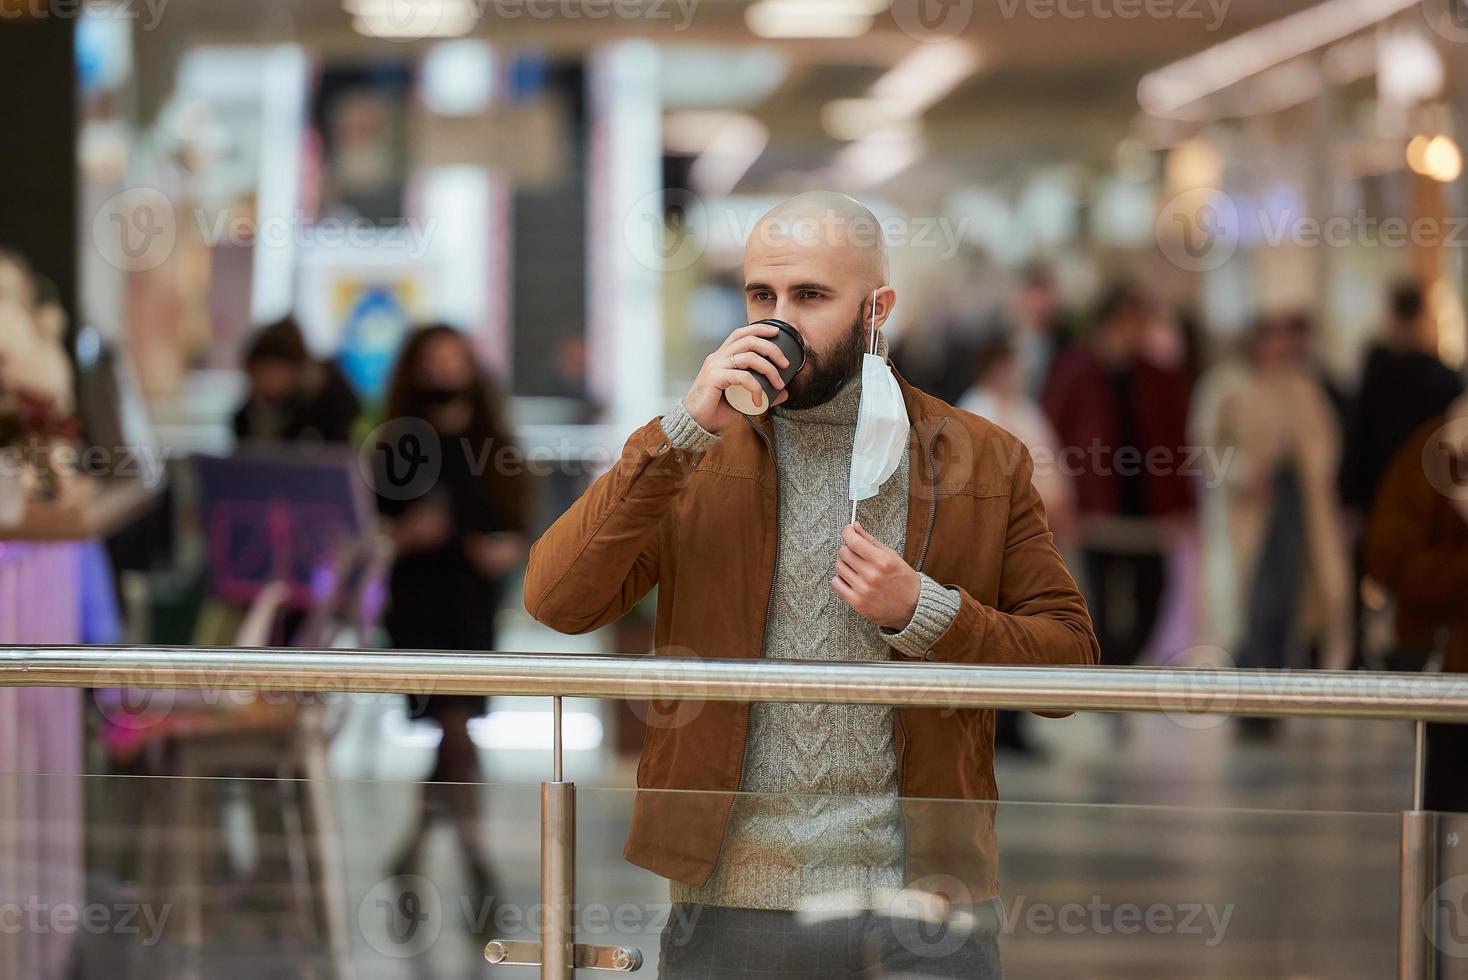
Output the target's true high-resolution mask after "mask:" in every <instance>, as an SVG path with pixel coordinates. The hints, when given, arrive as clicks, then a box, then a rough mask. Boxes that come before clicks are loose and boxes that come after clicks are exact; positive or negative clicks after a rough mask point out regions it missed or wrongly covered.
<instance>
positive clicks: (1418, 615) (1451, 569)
mask: <svg viewBox="0 0 1468 980" xmlns="http://www.w3.org/2000/svg"><path fill="white" fill-rule="evenodd" d="M1365 558H1366V570H1367V572H1368V573H1369V574H1370V575H1371V576H1372V577H1373V578H1375V579H1376V580H1377V581H1378V582H1380V583H1381V584H1382V585H1383V586H1385V587H1386V588H1387V589H1388V590H1389V591H1390V592H1391V593H1392V595H1393V597H1394V598H1395V600H1396V623H1395V626H1396V634H1397V642H1398V645H1399V646H1400V647H1401V648H1402V649H1404V650H1416V651H1422V652H1427V651H1431V650H1433V648H1435V647H1436V646H1438V645H1439V643H1441V645H1442V649H1443V669H1444V670H1447V671H1456V672H1468V601H1465V598H1468V395H1464V396H1459V398H1458V399H1457V400H1455V401H1454V402H1453V403H1452V404H1451V405H1449V406H1448V409H1447V411H1446V412H1444V413H1443V414H1442V415H1439V416H1437V417H1435V418H1432V419H1429V420H1428V421H1427V422H1425V423H1423V425H1421V426H1420V427H1419V428H1418V429H1417V431H1416V433H1415V434H1414V435H1412V437H1411V438H1409V439H1408V440H1407V442H1406V444H1405V445H1404V446H1402V448H1401V449H1400V450H1399V451H1398V453H1397V455H1396V456H1395V457H1394V458H1393V460H1392V462H1391V464H1390V466H1389V467H1388V468H1387V471H1386V473H1385V474H1384V476H1383V478H1382V481H1381V487H1380V489H1379V490H1378V491H1377V494H1376V503H1375V505H1374V506H1373V507H1372V509H1371V515H1370V521H1369V522H1368V524H1367V530H1366V540H1365ZM1439 637H1441V640H1439ZM1426 791H1427V792H1426V801H1425V803H1424V806H1425V807H1426V808H1427V809H1429V810H1450V811H1454V812H1460V813H1461V812H1468V725H1449V724H1435V723H1429V724H1428V725H1427V786H1426Z"/></svg>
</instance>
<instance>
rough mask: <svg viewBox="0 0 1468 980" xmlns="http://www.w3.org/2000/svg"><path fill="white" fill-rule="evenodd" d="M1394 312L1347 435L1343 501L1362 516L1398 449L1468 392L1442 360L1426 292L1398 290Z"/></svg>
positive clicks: (1371, 354)
mask: <svg viewBox="0 0 1468 980" xmlns="http://www.w3.org/2000/svg"><path fill="white" fill-rule="evenodd" d="M1388 313H1389V319H1388V321H1387V324H1386V332H1385V336H1384V337H1383V338H1382V339H1381V340H1379V341H1378V342H1377V343H1375V344H1373V345H1372V347H1371V349H1370V350H1369V351H1368V352H1367V354H1366V364H1365V367H1364V368H1363V369H1362V372H1361V387H1360V391H1359V393H1358V395H1357V397H1356V403H1355V406H1354V408H1353V409H1352V412H1351V420H1350V424H1349V426H1348V428H1347V431H1346V455H1345V459H1344V461H1343V466H1342V470H1341V498H1342V500H1343V501H1344V502H1345V504H1346V506H1347V507H1349V508H1351V509H1353V510H1354V511H1356V512H1358V513H1359V514H1365V513H1367V512H1368V511H1370V509H1371V505H1372V501H1373V499H1374V498H1375V496H1376V489H1377V486H1378V485H1379V484H1380V483H1381V478H1382V474H1384V473H1385V472H1386V468H1387V466H1388V465H1389V464H1390V463H1391V461H1392V458H1393V457H1394V456H1396V454H1397V450H1399V449H1401V448H1402V446H1403V445H1404V444H1405V443H1406V442H1407V440H1408V439H1410V438H1411V437H1412V433H1413V432H1415V431H1416V430H1417V428H1418V426H1420V425H1422V423H1424V422H1426V421H1427V420H1428V419H1430V418H1433V417H1434V416H1437V415H1441V414H1442V413H1443V412H1444V411H1445V410H1446V409H1447V407H1448V404H1449V403H1450V402H1452V400H1453V399H1454V398H1456V397H1458V395H1459V393H1461V392H1462V390H1463V380H1462V378H1460V377H1458V375H1457V374H1456V373H1455V372H1454V371H1453V370H1451V369H1450V368H1449V367H1448V366H1447V365H1445V364H1444V363H1443V362H1442V360H1441V359H1440V358H1439V357H1438V355H1437V344H1436V338H1435V337H1434V336H1433V334H1432V329H1431V323H1430V321H1429V319H1428V318H1427V316H1426V313H1427V309H1426V304H1425V302H1424V300H1423V296H1422V290H1421V288H1420V287H1418V286H1417V285H1416V284H1415V283H1399V284H1398V285H1396V286H1395V287H1393V288H1392V291H1391V296H1390V302H1389V310H1388Z"/></svg>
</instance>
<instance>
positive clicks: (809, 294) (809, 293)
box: [800, 289, 821, 299]
mask: <svg viewBox="0 0 1468 980" xmlns="http://www.w3.org/2000/svg"><path fill="white" fill-rule="evenodd" d="M800 298H801V299H820V298H821V294H820V293H818V292H816V291H815V290H813V289H807V290H806V291H805V294H804V295H803V296H801V297H800Z"/></svg>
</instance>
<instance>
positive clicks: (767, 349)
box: [683, 323, 790, 433]
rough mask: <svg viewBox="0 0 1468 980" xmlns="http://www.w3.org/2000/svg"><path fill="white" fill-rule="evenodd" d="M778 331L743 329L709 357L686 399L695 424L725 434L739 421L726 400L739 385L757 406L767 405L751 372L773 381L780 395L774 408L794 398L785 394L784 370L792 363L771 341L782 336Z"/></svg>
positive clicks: (760, 326)
mask: <svg viewBox="0 0 1468 980" xmlns="http://www.w3.org/2000/svg"><path fill="white" fill-rule="evenodd" d="M779 332H780V330H779V328H778V327H773V326H771V325H770V324H768V323H751V324H750V325H749V326H747V327H740V328H739V329H738V330H735V331H734V332H733V333H731V334H730V335H729V338H728V339H727V340H725V341H724V343H723V344H722V345H720V347H719V349H718V350H716V351H714V352H713V353H712V354H710V355H709V356H708V357H705V358H704V359H703V367H702V368H700V369H699V372H698V377H696V378H694V379H693V386H692V387H691V388H689V389H688V394H686V395H684V396H683V407H684V408H686V409H688V414H689V415H691V416H693V421H695V422H697V423H698V424H699V425H701V426H703V427H704V428H705V429H707V430H708V431H709V432H715V433H717V432H721V431H722V430H723V429H724V427H725V426H728V425H730V424H731V423H733V422H735V421H737V420H738V418H739V410H738V409H736V408H735V407H734V406H732V405H730V404H729V403H728V402H727V401H725V399H724V389H725V388H731V387H733V386H735V385H743V386H744V387H746V388H748V389H749V391H750V394H751V395H752V396H753V397H754V402H755V404H756V405H762V404H764V400H765V392H764V389H763V388H761V387H760V386H759V382H758V381H756V380H755V379H754V375H752V374H750V373H749V372H750V371H758V372H759V373H760V374H763V375H764V376H765V377H767V378H769V379H770V384H772V385H774V386H775V389H776V391H777V392H779V393H778V394H776V395H775V400H774V401H773V402H772V405H778V404H780V403H781V402H783V401H785V399H787V398H789V397H790V393H789V392H788V391H783V390H781V389H783V388H784V387H785V385H784V384H783V383H781V381H780V369H781V368H785V367H788V366H789V365H790V361H789V359H788V358H786V356H785V355H784V353H783V352H781V350H780V348H779V347H776V346H775V344H774V342H773V341H771V340H769V339H768V338H770V337H774V336H776V335H777V334H779Z"/></svg>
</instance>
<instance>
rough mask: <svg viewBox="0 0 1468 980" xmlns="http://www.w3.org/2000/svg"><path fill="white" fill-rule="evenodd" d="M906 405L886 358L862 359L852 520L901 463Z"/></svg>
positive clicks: (873, 334) (874, 300)
mask: <svg viewBox="0 0 1468 980" xmlns="http://www.w3.org/2000/svg"><path fill="white" fill-rule="evenodd" d="M876 348H877V293H876V290H873V291H872V329H871V347H870V350H871V351H875V350H876ZM908 425H909V423H908V420H907V406H906V405H904V404H903V402H902V389H901V388H899V387H898V385H897V379H896V378H895V377H893V375H892V368H891V367H889V366H888V365H887V361H886V359H885V358H881V357H878V356H877V355H876V354H875V353H867V354H863V355H862V358H861V406H860V408H858V409H857V413H856V437H855V439H854V440H853V441H852V445H851V493H850V496H851V519H852V520H853V521H855V520H856V502H857V501H858V500H865V499H867V498H868V497H873V496H876V493H877V491H878V490H879V489H880V488H881V486H882V484H884V483H886V482H887V480H888V478H889V477H891V476H892V474H893V473H894V472H896V470H897V464H899V463H901V462H902V450H903V447H905V446H906V445H907V432H908Z"/></svg>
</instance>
